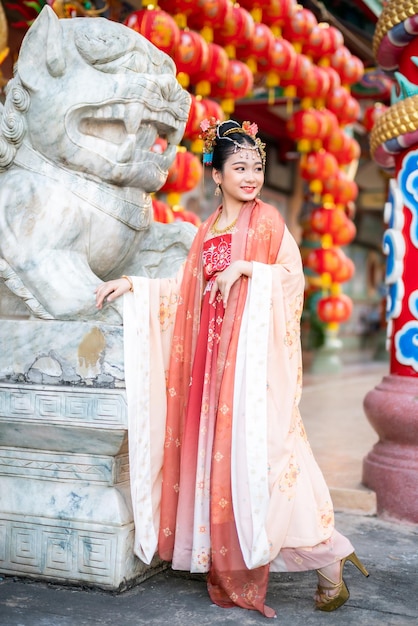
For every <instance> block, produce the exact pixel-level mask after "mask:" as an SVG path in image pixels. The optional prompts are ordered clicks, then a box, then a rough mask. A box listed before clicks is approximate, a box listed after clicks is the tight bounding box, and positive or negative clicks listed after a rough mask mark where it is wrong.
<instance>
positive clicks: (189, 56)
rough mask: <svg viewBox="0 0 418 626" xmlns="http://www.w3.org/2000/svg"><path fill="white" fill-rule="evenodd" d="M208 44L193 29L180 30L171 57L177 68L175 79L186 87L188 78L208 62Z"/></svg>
mask: <svg viewBox="0 0 418 626" xmlns="http://www.w3.org/2000/svg"><path fill="white" fill-rule="evenodd" d="M208 57H209V50H208V44H207V43H206V41H205V40H204V39H203V37H202V36H201V35H199V33H197V32H195V31H194V30H181V31H180V42H179V45H178V46H177V48H176V50H175V51H174V55H173V59H174V63H175V64H176V68H177V80H178V81H179V83H180V84H181V85H182V87H184V88H187V87H188V86H189V84H190V79H191V78H192V77H193V76H194V75H195V74H197V73H198V72H199V71H200V70H201V69H202V67H205V65H206V64H207V62H208Z"/></svg>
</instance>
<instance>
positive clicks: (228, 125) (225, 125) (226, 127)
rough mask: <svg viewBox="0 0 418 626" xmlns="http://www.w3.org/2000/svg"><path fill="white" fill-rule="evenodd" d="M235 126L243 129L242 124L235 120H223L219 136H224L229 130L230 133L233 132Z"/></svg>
mask: <svg viewBox="0 0 418 626" xmlns="http://www.w3.org/2000/svg"><path fill="white" fill-rule="evenodd" d="M234 128H239V129H241V124H239V123H238V122H236V121H235V120H226V121H225V122H221V123H220V124H219V128H218V134H219V137H223V136H224V134H225V133H226V132H227V131H229V134H231V131H232V130H233V129H234Z"/></svg>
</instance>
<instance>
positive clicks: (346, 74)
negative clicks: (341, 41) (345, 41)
mask: <svg viewBox="0 0 418 626" xmlns="http://www.w3.org/2000/svg"><path fill="white" fill-rule="evenodd" d="M330 64H331V67H333V68H334V69H335V70H337V72H338V73H339V75H340V78H341V82H342V84H343V85H352V84H354V83H357V82H358V81H359V80H361V78H362V76H363V74H364V65H363V62H362V61H361V60H360V59H359V58H358V57H356V56H354V55H352V54H351V52H350V51H349V50H348V48H346V47H345V46H340V47H339V48H338V49H337V50H336V51H335V52H334V54H333V55H332V56H331V58H330Z"/></svg>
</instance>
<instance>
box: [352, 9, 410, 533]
mask: <svg viewBox="0 0 418 626" xmlns="http://www.w3.org/2000/svg"><path fill="white" fill-rule="evenodd" d="M388 4H390V5H391V6H392V9H393V5H395V3H393V2H392V3H388ZM416 9H417V15H415V16H412V17H409V18H407V19H406V20H403V19H402V17H403V16H402V15H399V22H398V23H396V21H397V19H398V18H396V17H395V18H394V20H395V26H394V27H393V28H392V29H391V30H387V31H386V32H385V27H384V24H385V23H386V24H388V25H389V24H393V21H390V20H388V16H387V14H386V13H387V10H388V7H385V9H384V10H383V12H382V14H381V16H380V18H379V22H380V21H382V25H383V29H381V30H380V31H378V30H376V33H379V34H378V35H377V36H378V37H379V38H380V40H378V41H376V35H375V43H376V44H378V45H377V46H376V49H377V53H376V58H377V61H378V63H379V64H380V65H381V66H382V68H383V69H385V70H386V71H388V70H391V71H393V70H397V72H399V74H398V75H397V80H398V84H399V92H398V95H397V96H395V97H394V98H393V100H394V102H393V103H392V105H391V107H390V108H389V109H388V110H387V111H385V113H383V114H382V115H381V117H379V118H378V120H377V121H376V124H375V127H374V128H373V131H372V136H371V146H372V156H373V157H374V159H375V160H376V162H377V163H378V164H379V165H380V166H381V167H382V168H384V169H386V170H387V171H391V172H392V173H393V179H392V180H391V182H390V193H389V198H388V202H387V204H386V206H385V222H386V224H387V230H386V232H385V235H384V242H383V249H384V252H385V254H386V256H387V266H386V283H387V287H388V298H387V311H386V317H387V322H388V336H387V346H388V349H389V350H390V373H389V375H388V376H385V377H384V378H383V380H382V381H381V383H380V384H379V385H377V387H375V389H373V390H372V391H370V392H369V393H368V394H367V395H366V397H365V399H364V409H365V412H366V415H367V417H368V419H369V421H370V423H371V425H372V426H373V428H374V429H375V431H376V432H377V434H378V436H379V441H378V443H377V444H376V445H375V446H374V448H373V449H372V450H371V451H370V452H369V454H368V455H367V456H366V458H365V459H364V465H363V483H364V484H365V485H366V486H368V487H370V488H371V489H373V490H374V491H375V492H376V496H377V509H378V514H379V515H381V516H384V517H388V518H393V519H400V520H405V521H409V522H413V523H418V120H415V115H416V113H415V112H416V111H417V110H418V69H417V66H416V65H415V62H413V61H412V59H413V58H414V57H415V58H416V55H417V52H418V2H416ZM399 12H400V9H399ZM388 28H389V26H388ZM389 35H390V36H389ZM388 129H389V130H388Z"/></svg>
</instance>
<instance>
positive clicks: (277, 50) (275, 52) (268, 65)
mask: <svg viewBox="0 0 418 626" xmlns="http://www.w3.org/2000/svg"><path fill="white" fill-rule="evenodd" d="M296 56H297V55H296V52H295V49H294V47H293V46H292V44H291V43H290V42H289V41H287V39H283V37H275V38H274V41H273V43H272V46H271V47H270V49H269V55H268V57H267V59H259V60H258V64H257V65H258V70H259V72H262V73H265V74H266V86H267V87H276V86H277V85H279V84H280V80H281V77H282V76H287V75H289V74H290V73H292V72H293V70H294V67H295V65H296Z"/></svg>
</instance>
